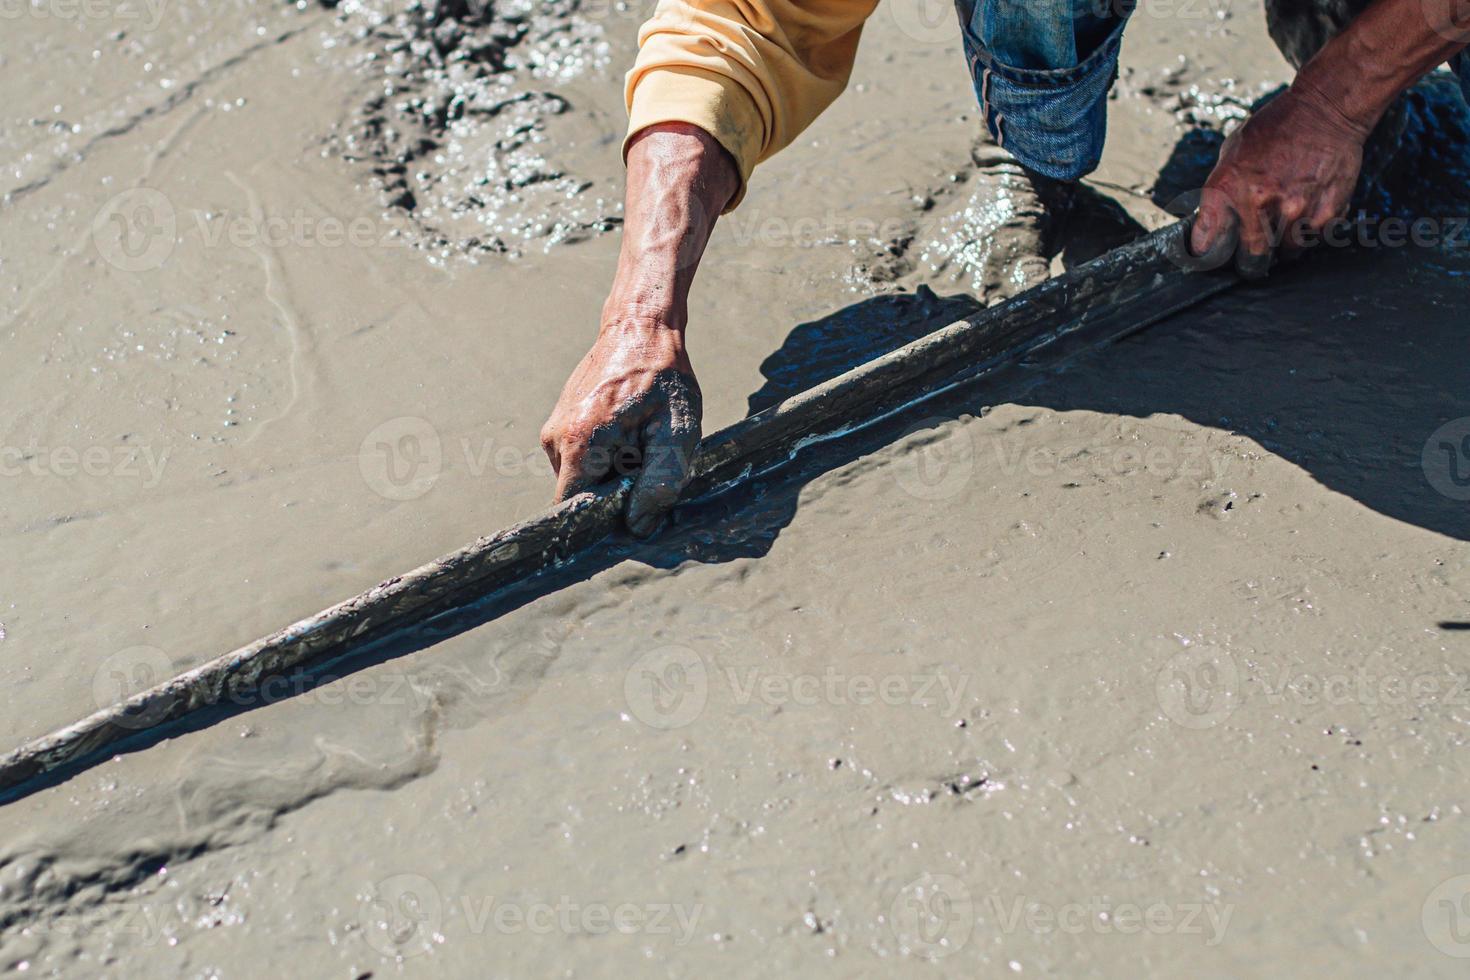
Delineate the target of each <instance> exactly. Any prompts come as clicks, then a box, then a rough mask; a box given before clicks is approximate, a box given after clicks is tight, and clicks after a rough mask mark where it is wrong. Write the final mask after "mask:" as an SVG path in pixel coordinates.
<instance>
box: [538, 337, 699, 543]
mask: <svg viewBox="0 0 1470 980" xmlns="http://www.w3.org/2000/svg"><path fill="white" fill-rule="evenodd" d="M702 408H703V406H702V401H701V398H700V393H699V383H698V382H697V381H696V380H695V379H694V369H693V368H692V367H691V366H690V364H689V355H688V354H687V353H686V351H685V349H684V331H683V330H681V329H677V328H675V327H671V326H668V325H667V324H665V323H663V322H661V320H660V319H657V318H651V317H648V316H646V315H632V316H607V317H605V318H604V322H603V326H602V329H601V330H600V331H599V332H598V335H597V342H596V343H594V344H593V345H592V349H591V350H589V351H588V352H587V355H586V356H585V357H583V358H582V362H581V363H580V364H578V365H577V369H576V370H575V371H573V372H572V376H571V377H570V378H569V379H567V383H566V386H565V387H564V388H563V389H562V393H561V398H560V399H558V401H557V403H556V408H555V409H554V410H553V411H552V413H551V418H550V419H548V420H547V422H546V425H544V426H543V427H542V429H541V448H543V449H545V450H546V455H547V457H549V458H550V460H551V466H552V469H554V470H555V471H556V499H557V500H558V501H562V500H566V499H567V498H568V497H571V496H573V495H574V494H578V493H581V492H582V491H584V490H588V489H591V488H592V487H593V486H595V485H597V484H598V483H601V482H603V481H604V480H609V479H618V478H619V477H622V476H625V475H628V474H630V473H633V474H636V475H635V477H634V481H633V492H632V495H631V497H630V498H629V500H628V509H627V512H626V521H627V525H628V530H630V531H632V532H633V533H634V534H635V535H638V536H639V537H647V536H648V535H650V534H652V533H653V532H654V530H656V529H657V528H658V525H659V521H660V520H661V519H662V518H663V516H664V515H665V514H666V513H667V512H668V510H669V509H670V508H671V507H673V506H674V503H675V502H676V501H677V500H678V499H679V493H680V492H681V491H682V490H683V489H684V486H685V484H687V483H688V482H689V476H690V468H691V466H692V465H693V463H694V453H695V450H696V449H697V448H698V446H699V434H700V416H701V414H702Z"/></svg>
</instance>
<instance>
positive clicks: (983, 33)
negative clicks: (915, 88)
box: [955, 0, 1133, 180]
mask: <svg viewBox="0 0 1470 980" xmlns="http://www.w3.org/2000/svg"><path fill="white" fill-rule="evenodd" d="M955 7H956V9H957V10H958V12H959V16H960V26H961V29H962V31H963V34H964V43H965V58H966V61H968V62H969V66H970V75H971V77H972V78H973V80H974V83H975V94H976V95H977V96H978V97H979V99H980V107H981V109H982V111H983V112H984V115H985V126H986V128H987V129H988V130H989V131H990V134H991V136H993V137H994V138H995V140H996V142H997V143H999V144H1000V145H1001V146H1002V147H1004V148H1005V149H1007V150H1009V151H1010V152H1011V154H1012V155H1014V156H1015V157H1016V159H1018V160H1020V161H1021V163H1022V164H1024V165H1025V166H1027V167H1029V168H1031V169H1032V170H1035V171H1036V172H1038V173H1041V174H1044V175H1046V176H1048V177H1052V178H1055V179H1058V180H1077V179H1078V178H1080V177H1083V176H1085V175H1086V174H1089V173H1091V172H1092V171H1093V170H1095V169H1096V168H1097V165H1098V162H1099V160H1101V159H1102V149H1103V141H1104V138H1105V137H1106V135H1107V97H1108V89H1109V88H1111V87H1112V84H1113V80H1114V79H1115V78H1116V77H1117V74H1118V52H1119V49H1120V46H1121V43H1122V36H1123V27H1124V25H1125V24H1126V23H1127V20H1128V16H1129V14H1130V13H1132V7H1133V0H955Z"/></svg>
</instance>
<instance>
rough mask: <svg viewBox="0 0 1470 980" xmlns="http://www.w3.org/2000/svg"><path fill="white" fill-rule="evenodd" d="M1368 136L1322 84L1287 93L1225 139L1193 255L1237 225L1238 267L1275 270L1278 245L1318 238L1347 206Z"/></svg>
mask: <svg viewBox="0 0 1470 980" xmlns="http://www.w3.org/2000/svg"><path fill="white" fill-rule="evenodd" d="M1367 137H1368V130H1367V129H1366V128H1364V127H1362V126H1360V125H1358V124H1356V123H1355V122H1353V121H1352V120H1350V119H1348V118H1347V117H1346V116H1344V115H1343V114H1342V112H1341V111H1339V110H1338V109H1337V108H1336V107H1335V106H1333V105H1332V104H1331V103H1330V102H1329V101H1328V100H1327V99H1325V98H1323V97H1321V96H1320V95H1318V94H1317V92H1316V90H1315V89H1312V88H1310V87H1305V86H1303V87H1300V88H1298V87H1296V86H1294V87H1293V88H1291V89H1288V90H1287V91H1285V92H1283V93H1282V94H1281V95H1280V96H1278V97H1277V98H1276V99H1274V100H1272V101H1271V102H1269V103H1267V104H1266V105H1265V106H1263V107H1262V108H1261V109H1260V110H1259V111H1258V112H1256V113H1255V114H1254V115H1252V116H1251V118H1250V119H1249V120H1247V121H1246V123H1245V125H1243V126H1241V127H1240V128H1239V129H1237V130H1236V131H1235V132H1234V133H1232V134H1231V135H1230V138H1229V139H1227V140H1226V141H1225V146H1224V148H1223V149H1222V150H1221V151H1220V162H1219V163H1218V164H1216V166H1215V170H1214V173H1212V174H1210V178H1209V180H1208V181H1206V183H1205V187H1204V191H1203V193H1202V194H1201V197H1200V206H1199V214H1198V215H1197V216H1196V218H1195V221H1194V228H1193V232H1192V234H1191V238H1190V247H1191V248H1192V249H1193V251H1194V254H1195V255H1204V254H1206V253H1208V252H1209V251H1210V250H1211V248H1212V246H1214V245H1216V244H1217V242H1218V241H1220V240H1222V239H1224V238H1227V237H1228V236H1229V235H1230V234H1231V233H1232V231H1235V232H1236V233H1238V235H1239V245H1238V246H1237V247H1236V250H1235V264H1236V268H1238V269H1239V270H1240V273H1241V275H1243V276H1245V277H1246V278H1250V279H1257V278H1260V277H1262V276H1264V275H1266V274H1267V272H1269V271H1270V267H1271V257H1272V252H1273V251H1274V249H1275V248H1276V247H1277V246H1285V248H1286V250H1287V251H1288V252H1296V251H1298V250H1300V249H1302V248H1306V247H1308V246H1309V245H1312V244H1315V242H1317V241H1319V240H1320V236H1321V233H1322V231H1323V229H1324V228H1326V227H1327V226H1328V225H1329V224H1330V223H1332V222H1333V221H1335V220H1336V219H1338V218H1340V217H1342V216H1343V214H1344V213H1345V212H1346V211H1347V206H1348V202H1349V201H1350V200H1351V198H1352V193H1353V188H1354V186H1355V185H1356V184H1357V180H1358V171H1359V170H1361V169H1362V166H1363V143H1364V142H1365V140H1366V139H1367Z"/></svg>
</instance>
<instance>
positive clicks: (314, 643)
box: [0, 223, 1235, 798]
mask: <svg viewBox="0 0 1470 980" xmlns="http://www.w3.org/2000/svg"><path fill="white" fill-rule="evenodd" d="M1187 234H1188V227H1187V225H1186V224H1184V223H1180V224H1176V225H1172V226H1170V227H1168V228H1165V229H1163V230H1161V231H1159V232H1156V233H1154V234H1152V235H1150V236H1148V237H1146V238H1144V239H1142V240H1140V241H1138V242H1135V243H1133V244H1130V245H1126V246H1123V247H1122V248H1119V249H1117V250H1115V251H1113V252H1111V253H1108V254H1107V255H1104V256H1102V257H1100V258H1098V259H1095V260H1093V261H1092V262H1089V263H1087V264H1086V265H1083V266H1081V267H1079V268H1077V269H1075V270H1073V271H1071V272H1069V273H1067V274H1066V275H1063V276H1061V277H1059V278H1056V279H1053V280H1050V281H1049V282H1046V283H1043V284H1042V285H1040V286H1037V287H1035V288H1034V289H1031V290H1028V291H1027V292H1025V293H1023V294H1022V295H1020V296H1017V297H1015V298H1014V299H1012V300H1010V301H1008V302H1006V303H1003V304H1000V305H998V306H994V307H990V308H989V309H986V310H982V311H979V312H977V313H975V314H973V315H971V316H969V317H967V318H966V319H963V320H959V321H956V322H954V323H951V324H950V325H948V326H946V327H943V328H941V329H939V330H936V331H934V332H933V333H931V334H928V335H927V336H924V337H921V338H919V339H918V340H916V341H913V342H912V343H909V344H907V345H905V346H903V347H901V348H899V349H897V350H895V351H892V352H890V353H888V354H885V355H883V356H881V357H878V358H875V359H873V360H871V361H869V362H867V363H866V364H863V365H861V366H859V367H857V368H854V369H853V370H851V371H849V372H847V373H845V374H843V375H840V376H838V377H836V378H833V379H831V380H829V381H827V382H824V383H822V384H820V385H817V386H816V387H814V388H811V389H809V390H807V391H804V392H801V393H799V394H797V395H794V396H792V397H790V398H788V399H786V400H785V401H783V402H781V403H779V404H777V405H774V406H772V407H771V408H768V409H766V410H765V411H763V412H760V413H758V414H756V415H753V416H750V417H749V418H746V419H744V420H742V421H741V422H738V423H736V424H735V425H732V426H730V427H728V428H726V429H723V430H721V431H719V432H717V433H715V434H713V435H712V436H710V437H709V438H707V439H705V440H704V442H702V443H701V444H700V449H699V455H698V458H697V459H696V460H695V466H694V470H695V473H694V478H693V480H692V481H691V483H690V486H689V488H688V489H687V490H686V493H685V498H686V499H690V498H693V497H698V496H700V495H705V494H709V493H711V492H714V491H722V490H724V489H726V488H728V487H730V486H732V485H734V484H735V483H738V482H743V480H745V479H748V478H749V477H750V476H751V475H752V474H755V473H759V472H764V471H767V470H769V469H771V468H773V467H775V466H778V465H780V463H782V462H784V461H785V460H788V459H790V458H791V456H792V455H793V454H794V453H795V452H797V451H798V450H799V449H800V448H801V447H802V446H805V445H810V444H812V443H813V442H816V441H825V440H827V439H832V438H837V437H839V436H840V435H843V434H845V433H848V432H852V431H855V430H857V429H861V428H866V427H868V426H870V425H872V424H874V423H875V422H877V421H880V420H882V419H883V418H887V417H889V416H891V415H892V414H893V413H894V412H896V411H899V410H901V409H903V408H907V407H910V406H912V405H914V404H916V403H917V402H920V401H923V400H927V399H929V398H932V397H934V396H935V395H938V394H940V393H942V392H944V391H948V390H950V389H951V388H953V387H954V386H955V385H956V384H959V383H961V382H963V381H967V380H973V379H974V378H976V377H977V376H979V375H981V374H984V373H987V372H989V371H991V370H993V369H995V368H996V367H997V366H999V365H1002V364H1007V363H1014V362H1016V361H1019V360H1020V359H1022V358H1024V357H1026V356H1028V355H1030V354H1032V353H1034V352H1036V351H1037V350H1038V349H1039V348H1041V347H1043V346H1046V347H1050V346H1053V345H1061V347H1062V348H1063V350H1062V354H1063V357H1064V359H1066V358H1070V357H1071V356H1072V355H1074V354H1075V353H1077V352H1079V351H1080V350H1082V349H1092V348H1095V347H1098V346H1101V345H1103V344H1106V343H1108V342H1110V341H1112V340H1115V339H1117V338H1119V337H1121V336H1124V335H1127V334H1130V333H1133V332H1136V331H1137V330H1140V329H1142V328H1144V327H1146V326H1149V325H1151V324H1153V323H1155V322H1157V321H1158V320H1160V319H1163V318H1164V317H1166V316H1169V315H1170V314H1172V313H1174V312H1177V311H1179V310H1180V309H1183V308H1185V307H1187V306H1190V305H1193V304H1194V303H1197V302H1200V301H1202V300H1204V299H1207V298H1209V297H1211V296H1213V295H1215V294H1217V293H1219V292H1221V291H1223V290H1225V289H1227V288H1229V287H1230V286H1231V285H1232V284H1233V283H1234V282H1235V277H1234V274H1233V273H1232V272H1229V271H1218V272H1191V271H1187V270H1185V269H1183V268H1181V267H1180V262H1179V255H1180V250H1181V249H1182V248H1183V247H1184V246H1183V243H1184V241H1185V240H1186V238H1187ZM1068 347H1070V348H1071V349H1070V350H1068V349H1067V348H1068ZM630 485H631V481H630V480H628V479H624V480H623V481H621V482H620V483H618V484H616V485H613V486H609V487H606V488H599V489H597V490H595V491H590V492H587V493H583V494H579V495H578V496H576V497H573V498H572V499H570V500H568V501H565V502H563V503H562V504H560V505H558V506H556V507H554V508H552V509H550V510H548V511H546V512H545V513H543V514H541V515H540V516H538V517H535V518H532V519H531V520H528V521H525V522H522V523H520V524H517V525H514V526H512V527H510V528H507V529H505V530H503V531H500V532H498V533H496V534H493V535H490V536H488V537H483V538H480V539H478V540H477V541H475V542H473V543H472V544H470V545H468V546H466V547H464V548H462V549H460V550H459V551H456V552H454V553H452V554H449V555H445V556H444V557H442V558H440V559H438V560H436V561H433V562H430V563H428V564H426V565H423V566H421V567H419V568H417V569H415V570H413V571H411V572H407V573H405V574H403V575H399V576H395V577H393V578H391V579H388V580H386V581H384V582H382V583H380V584H378V585H377V586H375V587H373V588H372V589H369V590H368V591H366V592H364V593H361V594H360V595H357V596H354V597H352V598H350V599H347V600H345V601H343V602H340V603H338V604H336V605H334V606H332V607H330V608H328V609H325V610H323V611H322V612H319V613H317V614H316V615H314V616H310V617H308V618H306V619H303V620H301V621H299V622H297V623H294V624H292V625H290V626H287V627H286V628H284V629H281V630H278V631H277V632H275V633H272V634H271V635H269V636H266V637H263V638H261V639H259V640H256V641H255V642H254V643H251V644H248V645H246V646H243V647H240V648H239V649H237V650H235V651H233V652H231V653H228V654H225V655H224V656H222V657H218V658H216V659H214V660H211V661H209V662H207V663H204V664H201V665H200V666H198V667H196V668H194V669H192V670H189V671H186V672H184V673H183V674H180V675H179V676H177V677H175V678H173V679H172V680H169V681H166V682H164V683H162V684H160V685H157V686H156V687H153V688H150V689H149V690H146V691H143V692H140V693H139V694H136V695H134V696H133V697H131V698H129V699H127V700H126V701H123V702H121V703H119V704H116V705H112V706H110V707H107V708H103V709H101V710H99V711H97V712H95V713H93V714H91V715H89V716H88V717H86V718H84V719H82V720H81V721H78V722H76V723H74V724H72V725H70V726H68V727H66V728H63V729H61V730H59V731H57V732H54V733H52V734H50V735H47V736H44V737H41V738H38V739H35V740H33V741H31V742H29V743H27V744H25V745H23V746H21V747H20V748H19V749H17V750H15V751H14V752H11V753H10V754H9V755H7V756H5V757H3V758H0V792H5V791H10V790H16V789H18V788H20V787H21V786H22V784H24V783H25V782H27V781H28V780H31V779H33V778H35V777H39V776H42V775H45V774H47V773H51V772H53V771H55V770H58V769H62V768H63V767H72V766H79V765H84V764H85V763H86V762H87V760H89V759H90V758H93V757H94V756H95V755H96V754H98V753H100V752H101V750H103V749H105V748H107V747H109V746H114V745H116V744H117V743H119V742H121V741H123V740H125V739H130V738H133V737H135V736H139V735H140V734H142V733H145V732H147V731H149V730H152V729H155V728H158V727H160V726H163V725H166V724H168V723H170V722H173V721H176V720H178V719H181V718H184V717H185V716H188V715H190V714H193V713H195V712H197V711H200V710H202V709H205V708H208V707H210V706H212V705H215V704H218V703H220V702H221V701H223V700H224V699H225V698H226V697H228V696H231V695H239V694H243V693H248V692H249V691H251V690H254V689H255V688H256V687H258V686H259V684H260V683H261V682H262V680H264V679H265V678H268V677H271V676H276V675H279V674H282V673H284V672H286V671H289V670H292V669H296V668H301V667H303V666H309V665H312V664H316V663H320V662H321V661H323V660H326V659H329V658H334V657H339V656H342V655H343V654H344V653H345V652H347V651H348V650H349V649H350V648H352V647H356V646H359V645H361V644H363V643H365V642H366V641H368V640H376V639H381V638H383V637H385V636H388V635H389V634H391V633H393V632H394V631H397V630H399V629H402V628H404V627H406V626H409V625H412V624H414V623H417V622H422V621H423V620H425V619H426V618H428V617H429V616H432V615H434V614H436V613H440V612H443V611H445V610H447V609H451V608H453V607H454V606H455V605H458V604H462V603H465V602H467V601H469V600H471V599H478V598H483V597H484V596H485V595H487V594H489V593H491V592H493V591H495V590H498V589H501V588H503V587H505V586H508V585H511V584H513V583H515V582H518V581H522V580H525V579H527V578H528V577H529V576H531V575H534V574H536V573H537V572H540V571H542V570H544V569H546V568H549V567H553V566H556V565H560V564H562V563H565V562H566V561H568V560H569V559H570V558H572V557H574V556H576V555H579V554H582V553H585V552H587V551H589V550H590V549H592V548H593V547H594V546H596V545H597V544H598V543H599V542H601V541H602V540H603V539H605V538H606V537H608V535H610V534H612V533H613V532H614V531H615V530H616V529H617V527H618V524H619V521H620V520H621V514H622V511H623V505H624V502H625V500H626V497H627V494H628V490H629V487H630ZM15 795H17V794H11V793H7V796H8V797H10V798H14V796H15Z"/></svg>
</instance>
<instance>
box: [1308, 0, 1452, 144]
mask: <svg viewBox="0 0 1470 980" xmlns="http://www.w3.org/2000/svg"><path fill="white" fill-rule="evenodd" d="M1456 6H1457V2H1456V0H1378V2H1377V3H1374V4H1373V5H1372V6H1370V7H1369V8H1368V9H1367V10H1365V11H1364V12H1363V13H1362V14H1361V15H1360V16H1359V17H1358V18H1357V19H1356V20H1354V21H1353V22H1352V23H1351V24H1350V25H1348V27H1347V28H1346V29H1344V30H1343V31H1342V33H1340V34H1338V35H1337V37H1335V38H1333V39H1332V40H1331V41H1329V42H1328V43H1327V44H1326V45H1325V46H1324V47H1323V48H1322V50H1321V51H1320V52H1318V54H1317V56H1316V57H1314V58H1313V59H1312V60H1311V61H1309V62H1307V63H1306V64H1305V65H1303V66H1302V69H1301V71H1300V72H1298V73H1297V78H1296V81H1295V82H1293V83H1292V89H1293V90H1294V91H1296V92H1297V93H1298V94H1301V95H1303V96H1305V97H1307V98H1309V99H1311V100H1313V101H1315V102H1318V103H1320V104H1322V105H1323V107H1324V111H1328V112H1331V113H1333V114H1335V115H1337V116H1340V117H1341V118H1340V119H1339V120H1338V121H1339V122H1341V123H1343V124H1345V125H1346V126H1348V127H1350V128H1351V129H1352V130H1353V131H1354V132H1357V133H1359V134H1360V135H1361V136H1364V137H1366V136H1367V134H1368V133H1369V132H1370V131H1372V129H1373V127H1374V126H1375V125H1376V124H1377V123H1378V120H1379V119H1380V118H1381V117H1382V115H1383V114H1384V113H1385V112H1386V111H1387V110H1388V107H1389V106H1390V105H1392V104H1393V101H1394V99H1396V98H1398V96H1399V95H1400V94H1401V93H1402V92H1404V91H1405V90H1406V89H1408V88H1409V87H1410V86H1412V85H1413V84H1414V83H1415V82H1417V81H1418V80H1419V79H1420V78H1422V77H1423V76H1424V75H1426V74H1428V73H1429V72H1430V71H1432V70H1433V69H1434V68H1435V67H1436V66H1438V65H1440V64H1443V63H1444V62H1445V61H1448V60H1449V59H1450V58H1452V57H1454V56H1455V55H1456V54H1458V53H1459V52H1460V51H1462V50H1464V48H1465V45H1466V41H1467V40H1470V31H1467V29H1466V24H1465V23H1464V18H1463V16H1461V18H1460V22H1459V23H1458V24H1457V22H1456V11H1455V8H1456Z"/></svg>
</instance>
